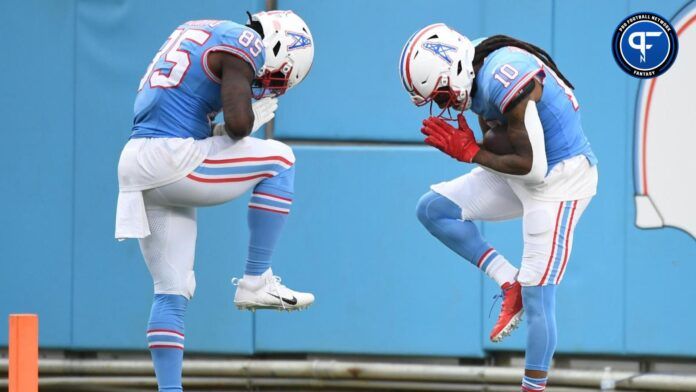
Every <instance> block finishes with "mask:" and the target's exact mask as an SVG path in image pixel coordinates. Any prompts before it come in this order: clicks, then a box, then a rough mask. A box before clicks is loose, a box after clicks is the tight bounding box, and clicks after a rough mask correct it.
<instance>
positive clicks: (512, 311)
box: [491, 282, 524, 342]
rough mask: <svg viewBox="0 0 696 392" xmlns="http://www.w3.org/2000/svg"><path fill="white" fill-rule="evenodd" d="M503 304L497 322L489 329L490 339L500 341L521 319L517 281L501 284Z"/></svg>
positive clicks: (520, 290)
mask: <svg viewBox="0 0 696 392" xmlns="http://www.w3.org/2000/svg"><path fill="white" fill-rule="evenodd" d="M502 289H503V294H502V297H503V306H502V307H501V309H500V315H499V316H498V322H497V323H495V326H494V327H493V330H492V331H491V341H493V342H500V341H501V340H503V338H505V337H506V336H508V335H510V333H511V332H512V331H514V330H515V328H517V326H518V325H519V324H520V321H522V313H524V309H522V286H521V285H520V283H519V282H515V283H505V284H503V287H502Z"/></svg>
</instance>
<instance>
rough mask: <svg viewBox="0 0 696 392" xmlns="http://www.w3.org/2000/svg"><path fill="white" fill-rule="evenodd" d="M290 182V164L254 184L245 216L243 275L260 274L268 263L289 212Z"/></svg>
mask: <svg viewBox="0 0 696 392" xmlns="http://www.w3.org/2000/svg"><path fill="white" fill-rule="evenodd" d="M294 182H295V167H294V166H293V167H291V168H289V169H287V170H285V171H283V172H280V173H279V174H278V175H276V176H274V177H271V178H267V179H265V180H263V181H261V182H260V183H258V185H256V187H255V188H254V192H253V194H252V195H251V200H250V201H249V215H248V217H247V221H248V224H249V232H250V238H249V255H248V257H247V263H246V268H245V271H244V273H245V274H246V275H261V274H263V273H264V272H265V271H266V270H267V269H269V268H270V267H271V256H273V250H274V249H275V246H276V243H277V242H278V238H279V237H280V233H281V232H282V231H283V226H285V221H286V220H287V217H288V213H290V206H291V205H292V196H293V192H294Z"/></svg>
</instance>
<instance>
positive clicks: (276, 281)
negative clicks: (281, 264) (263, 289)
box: [266, 275, 285, 309]
mask: <svg viewBox="0 0 696 392" xmlns="http://www.w3.org/2000/svg"><path fill="white" fill-rule="evenodd" d="M266 281H267V282H268V284H269V286H271V289H272V290H274V291H275V294H276V295H277V296H278V302H280V305H281V306H282V307H283V309H285V301H283V296H282V295H280V289H281V288H285V286H284V285H283V284H282V283H280V282H282V279H281V277H280V276H276V275H273V276H270V277H268V278H266Z"/></svg>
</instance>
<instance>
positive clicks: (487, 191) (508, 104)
mask: <svg viewBox="0 0 696 392" xmlns="http://www.w3.org/2000/svg"><path fill="white" fill-rule="evenodd" d="M400 72H401V79H402V81H403V84H404V87H405V88H406V90H407V91H408V93H409V94H410V96H411V99H412V101H413V102H414V103H415V104H416V105H419V106H420V105H425V104H430V105H431V111H432V104H433V103H435V104H437V105H438V106H439V107H440V108H441V109H442V111H441V112H440V115H438V116H432V115H431V117H429V118H428V119H426V120H425V121H423V126H422V128H421V131H422V132H423V133H424V134H425V135H426V138H425V142H426V143H427V144H429V145H431V146H434V147H436V148H438V149H439V150H441V151H442V152H444V153H445V154H447V155H449V156H451V157H453V158H455V159H457V160H458V161H461V162H466V163H475V164H477V165H478V167H476V168H474V169H473V170H471V172H469V173H468V174H465V175H463V176H461V177H459V178H456V179H454V180H451V181H447V182H443V183H439V184H435V185H433V186H432V187H431V190H430V191H429V192H428V193H426V194H425V195H424V196H423V197H422V198H421V199H420V201H419V203H418V206H417V215H418V219H419V220H420V221H421V223H422V224H423V225H424V226H425V227H426V228H427V229H428V231H429V232H430V233H431V234H432V235H433V236H435V237H436V238H438V239H439V240H440V241H442V242H443V243H444V244H445V245H446V246H448V247H449V248H450V249H452V250H453V251H454V252H456V253H457V254H459V255H460V256H461V257H463V258H465V259H466V260H468V261H469V262H471V263H472V264H473V265H474V266H476V267H477V268H479V269H481V270H482V271H483V272H484V273H486V275H488V276H489V277H491V278H492V279H493V280H495V281H496V282H497V283H498V284H499V285H500V286H501V288H502V297H503V303H502V309H501V311H500V315H499V318H498V322H497V323H496V325H495V327H494V328H493V331H492V332H491V335H490V338H491V340H492V341H494V342H497V341H500V340H501V339H503V338H504V337H505V336H507V335H508V334H509V333H510V332H511V331H512V330H513V329H514V328H515V327H516V326H517V325H518V323H519V322H520V320H521V316H522V313H523V312H526V318H527V325H528V336H527V347H526V363H525V376H524V379H523V382H522V387H523V390H525V391H542V390H544V389H545V386H546V379H547V372H548V368H549V364H550V361H551V358H552V356H553V352H554V350H555V347H556V320H555V298H556V287H557V285H558V284H559V283H560V282H561V280H562V279H563V276H564V274H565V272H566V268H567V266H568V259H569V257H570V251H571V247H572V245H573V232H574V230H575V227H576V225H577V223H578V221H579V219H580V217H581V216H582V213H583V211H584V210H585V208H586V207H587V205H588V204H589V202H590V199H591V198H592V197H593V196H594V195H595V193H596V188H597V167H596V163H597V160H596V158H595V156H594V154H593V153H592V149H591V148H590V144H589V142H588V141H587V138H586V137H585V134H584V132H583V129H582V125H581V121H580V111H579V105H578V102H577V100H576V99H575V96H574V95H573V85H572V84H571V83H570V82H569V81H568V80H567V79H566V78H565V77H564V76H563V74H561V72H560V71H559V70H558V67H557V66H556V64H555V63H554V61H553V60H552V59H551V57H550V56H549V55H548V53H546V52H545V51H544V50H542V49H541V48H539V47H537V46H535V45H532V44H529V43H527V42H523V41H520V40H517V39H514V38H511V37H507V36H502V35H496V36H493V37H489V38H485V39H479V40H476V42H475V43H472V42H471V41H469V39H467V38H466V37H464V36H463V35H461V34H459V33H457V32H456V31H454V30H453V29H451V28H449V27H448V26H446V25H444V24H441V23H440V24H433V25H430V26H427V27H425V28H423V29H421V30H419V31H418V32H416V33H415V34H414V35H413V36H411V38H410V39H409V40H408V42H407V43H406V45H405V46H404V48H403V51H402V54H401V59H400ZM467 109H471V110H472V111H473V112H474V113H475V114H477V115H478V119H479V124H480V126H481V130H482V132H483V133H484V139H483V143H477V141H476V139H475V137H474V134H473V132H472V130H471V128H470V127H469V126H468V125H467V122H466V120H465V119H464V117H463V116H462V112H463V111H465V110H467ZM452 110H454V111H456V112H458V115H457V116H456V122H457V126H456V127H455V126H452V125H450V124H449V123H448V122H447V121H446V120H455V119H454V118H451V117H452V116H445V113H446V112H447V113H450V111H452ZM443 117H447V118H443ZM487 141H488V142H487ZM518 217H521V218H522V223H523V233H522V235H523V238H524V250H523V256H522V260H521V264H520V267H519V269H518V268H517V267H515V266H513V265H512V264H511V263H510V262H508V260H506V259H505V257H503V255H501V254H500V253H498V252H497V251H496V250H495V248H494V247H493V246H491V245H490V244H489V243H488V242H487V241H486V240H485V239H484V238H483V236H482V235H481V233H480V232H479V230H478V228H477V227H476V225H475V224H474V223H473V222H474V221H499V220H508V219H513V218H518Z"/></svg>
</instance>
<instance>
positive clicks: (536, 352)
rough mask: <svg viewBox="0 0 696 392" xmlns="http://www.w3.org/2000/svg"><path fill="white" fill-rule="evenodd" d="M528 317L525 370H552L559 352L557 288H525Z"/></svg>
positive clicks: (524, 297)
mask: <svg viewBox="0 0 696 392" xmlns="http://www.w3.org/2000/svg"><path fill="white" fill-rule="evenodd" d="M522 304H523V306H524V312H525V314H526V315H527V350H526V353H525V355H526V356H525V369H529V370H540V371H548V370H549V365H550V363H551V358H553V353H554V351H555V350H556V285H546V286H525V287H522Z"/></svg>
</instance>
